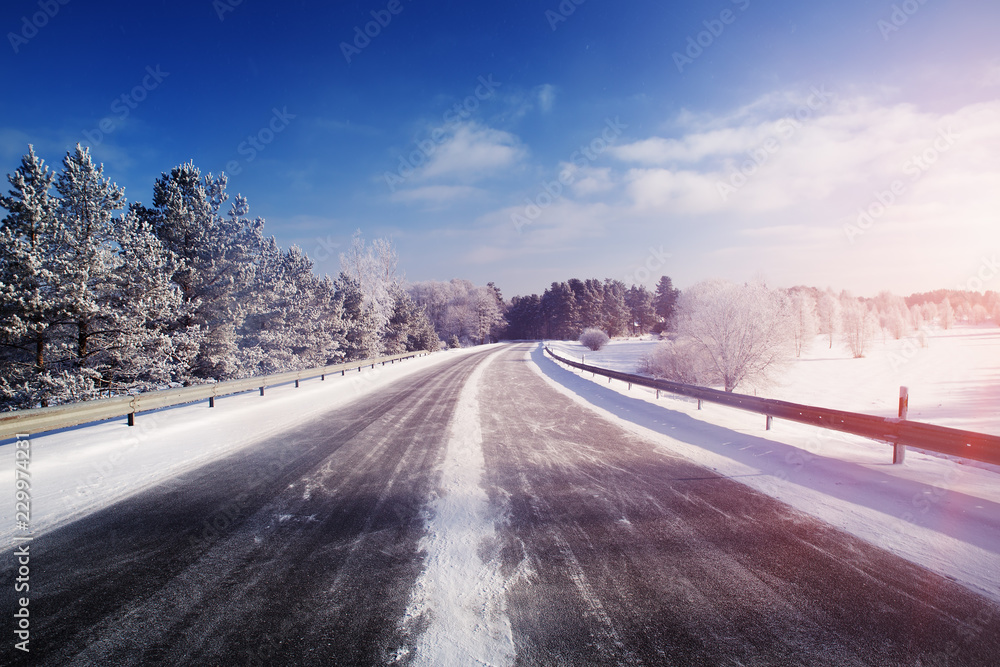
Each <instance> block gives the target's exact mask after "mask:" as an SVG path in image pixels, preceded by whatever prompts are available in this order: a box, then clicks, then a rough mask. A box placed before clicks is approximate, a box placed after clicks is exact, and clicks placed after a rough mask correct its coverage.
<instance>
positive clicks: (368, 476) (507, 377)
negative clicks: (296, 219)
mask: <svg viewBox="0 0 1000 667" xmlns="http://www.w3.org/2000/svg"><path fill="white" fill-rule="evenodd" d="M530 347H531V346H529V345H517V346H510V347H508V348H506V349H504V350H503V351H501V352H500V353H498V354H495V355H494V352H495V350H493V349H491V350H487V351H485V352H477V353H474V354H471V355H468V356H465V357H460V358H457V359H455V360H450V361H448V362H445V363H444V364H441V365H438V366H436V367H434V368H430V369H427V370H426V371H422V372H420V373H416V374H414V375H411V376H409V377H407V378H404V379H401V380H399V381H398V382H396V383H395V384H393V385H392V386H391V387H390V388H389V389H387V390H384V391H382V392H380V393H378V394H376V395H372V396H369V397H366V398H364V399H361V400H359V401H357V402H355V403H352V404H350V405H348V406H345V407H342V408H339V409H336V410H333V411H331V412H329V413H327V414H325V415H323V416H322V417H320V418H317V419H315V420H313V421H311V422H310V423H308V424H306V425H303V426H302V427H300V428H298V429H295V430H294V431H292V432H289V433H287V434H285V435H284V436H283V437H281V438H279V439H273V440H268V441H264V442H261V443H258V444H256V445H254V446H252V447H250V448H248V449H246V450H243V451H241V452H239V453H237V454H234V455H232V456H230V457H228V458H226V459H223V460H221V461H217V462H215V463H212V464H209V465H206V466H204V467H202V468H200V469H198V470H196V471H193V472H190V473H188V474H186V475H183V476H179V477H177V478H175V479H172V480H170V482H169V483H167V484H164V485H161V486H159V487H155V488H153V489H150V490H148V491H146V492H144V493H141V494H139V495H137V496H134V497H132V498H130V499H127V500H125V501H122V502H120V503H118V504H115V505H113V506H111V507H109V508H107V509H105V510H103V511H100V512H98V513H95V514H92V515H90V516H88V517H86V518H84V519H81V520H79V521H77V522H75V523H72V524H69V525H67V526H64V527H63V528H61V529H58V530H56V531H53V532H51V533H48V534H46V535H43V536H41V537H38V538H36V540H35V541H34V542H33V543H32V545H31V552H32V559H31V560H32V580H31V584H32V597H31V607H30V608H31V620H32V625H31V630H32V635H31V636H32V641H31V649H32V650H31V653H30V654H29V655H25V654H23V653H21V652H20V651H15V650H13V643H14V641H15V640H14V639H13V638H12V635H11V634H10V632H9V631H8V632H7V633H5V634H6V636H7V639H6V640H5V642H4V646H3V647H2V648H0V656H2V662H3V663H4V664H34V665H72V664H79V665H145V664H190V665H242V664H268V665H270V664H275V665H320V664H323V665H354V664H357V665H380V664H407V663H409V662H411V661H413V660H414V659H415V657H414V656H415V655H416V654H415V652H414V646H415V644H416V642H417V640H418V637H416V636H415V635H414V633H413V632H412V624H409V625H408V624H407V623H406V622H405V618H404V617H405V614H406V610H407V605H408V602H409V600H410V598H411V594H412V590H413V587H414V584H415V582H417V580H418V578H419V577H420V575H421V572H422V571H423V570H424V566H425V559H426V552H425V551H424V550H423V546H422V544H421V538H422V537H424V536H425V526H426V520H427V512H428V506H429V503H430V500H431V499H432V498H433V497H434V496H435V491H436V489H437V488H438V483H439V481H440V479H441V469H442V462H443V460H444V458H445V455H446V451H447V447H448V438H449V425H450V422H451V419H452V417H453V415H454V413H455V411H456V405H457V404H458V399H459V395H460V393H461V391H462V389H463V386H464V385H465V383H466V381H467V380H468V378H469V376H470V374H471V373H472V372H473V370H474V369H475V368H476V366H477V365H479V364H482V363H487V364H488V365H487V366H486V367H485V369H484V374H483V376H482V384H481V385H480V390H479V410H478V412H479V421H480V426H481V429H482V453H483V460H484V463H485V468H484V470H485V472H484V475H483V480H482V481H483V486H484V488H485V490H486V493H487V494H488V496H489V498H490V503H491V506H492V507H493V509H494V511H495V516H496V517H497V525H496V528H497V533H498V535H499V546H498V548H497V549H495V551H496V553H497V554H498V556H497V557H496V558H495V559H494V561H493V562H495V564H496V567H497V568H499V569H500V571H501V573H502V575H503V578H504V579H505V580H506V582H507V584H506V589H505V591H506V614H507V617H508V619H509V626H510V630H511V637H512V640H513V644H514V647H515V648H516V659H515V660H516V664H519V665H604V664H607V665H612V664H626V665H633V664H634V665H640V664H641V665H733V666H736V665H923V666H930V665H996V664H1000V605H997V604H996V603H993V602H991V601H988V600H986V599H984V598H982V597H979V596H977V595H975V594H974V593H972V592H970V591H968V590H967V589H965V588H963V587H961V586H959V585H958V584H956V583H954V582H952V581H950V580H947V579H945V578H943V577H940V576H937V575H935V574H932V573H930V572H928V571H926V570H924V569H922V568H919V567H917V566H915V565H912V564H910V563H908V562H906V561H903V560H901V559H899V558H897V557H895V556H892V555H891V554H888V553H887V552H885V551H882V550H880V549H878V548H876V547H873V546H871V545H869V544H867V543H865V542H862V541H861V540H858V539H856V538H853V537H851V536H849V535H846V534H845V533H842V532H840V531H837V530H835V529H833V528H832V527H830V526H828V525H826V524H823V523H821V522H818V521H816V520H815V519H812V518H810V517H808V516H806V515H803V514H801V513H799V512H796V511H794V510H792V509H790V508H789V507H787V506H785V505H783V504H781V503H779V502H777V501H775V500H773V499H771V498H769V497H767V496H764V495H761V494H759V493H757V492H754V491H752V490H750V489H749V488H748V487H745V486H743V485H741V484H739V483H737V482H735V481H733V480H730V479H727V478H724V477H721V476H719V475H718V474H716V473H714V472H712V471H710V470H706V469H704V468H701V467H698V466H696V465H694V464H692V463H689V462H687V461H686V460H684V459H681V458H678V457H675V456H672V455H670V454H669V453H668V452H665V451H664V450H663V449H662V448H658V447H657V446H655V445H653V444H651V443H647V442H643V441H642V440H641V439H638V438H636V437H635V436H634V435H630V434H627V433H626V432H625V431H623V430H622V429H621V428H619V427H618V426H616V425H613V424H611V423H608V422H605V421H602V420H601V419H599V418H597V417H596V416H595V415H594V413H592V412H591V411H589V410H587V409H586V408H584V407H581V406H579V405H578V404H576V403H575V402H573V401H572V400H570V399H569V398H566V397H565V396H563V395H562V394H561V393H559V392H557V391H555V390H554V389H552V388H551V387H550V386H549V385H548V384H547V383H546V382H545V381H544V380H543V379H542V378H541V377H539V375H538V373H537V372H535V371H534V370H532V368H531V363H532V362H531V361H530V360H529V359H528V358H526V354H525V353H526V351H527V350H528V349H530ZM488 357H491V358H490V359H489V360H487V358H488ZM458 528H460V527H457V528H456V529H458ZM12 563H13V559H12V557H11V554H10V549H9V548H7V549H5V550H4V552H3V554H2V561H0V568H2V569H0V571H2V580H3V581H4V582H13V580H14V577H15V574H14V570H13V567H12ZM477 583H478V582H471V581H470V582H468V585H469V587H470V588H471V587H474V586H476V585H477ZM12 589H13V585H12V583H7V584H4V588H3V593H2V599H3V604H4V607H3V608H4V609H7V610H9V609H13V608H14V601H13V598H14V593H13V590H12ZM431 613H433V609H432V611H431ZM7 618H8V621H7V623H8V627H11V621H10V616H9V615H7ZM418 657H419V656H418ZM457 664H468V663H463V662H461V661H458V662H457Z"/></svg>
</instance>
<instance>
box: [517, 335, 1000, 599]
mask: <svg viewBox="0 0 1000 667" xmlns="http://www.w3.org/2000/svg"><path fill="white" fill-rule="evenodd" d="M941 333H942V335H941V336H940V337H937V338H934V339H932V340H931V341H930V344H929V347H928V348H921V350H922V352H918V353H917V356H915V357H914V359H913V363H917V362H918V361H919V363H920V364H922V366H921V368H923V369H924V373H926V374H925V375H919V374H915V375H911V376H910V377H908V378H906V381H909V382H911V392H912V391H913V388H914V387H921V389H918V390H917V393H918V395H923V396H925V397H929V399H930V403H934V402H935V401H936V404H935V406H934V407H935V408H937V409H938V410H939V413H938V415H937V416H938V418H935V419H933V420H931V419H927V421H933V422H934V423H942V424H945V425H949V426H956V427H962V428H970V427H972V426H978V427H979V428H980V429H982V430H987V431H988V432H994V433H996V432H1000V429H998V428H997V426H1000V420H996V419H995V417H994V416H993V415H992V412H991V410H992V409H993V408H992V406H989V409H980V408H983V407H984V405H985V403H982V404H980V403H977V404H976V405H977V407H976V408H975V409H973V408H969V409H963V408H962V406H961V405H956V404H955V402H954V401H955V400H958V399H960V398H961V397H964V396H969V395H980V396H989V395H991V392H994V391H996V387H995V386H993V384H992V383H991V378H994V377H995V375H996V373H998V372H1000V354H998V352H1000V330H997V329H992V330H990V331H986V332H984V331H977V330H971V329H967V330H965V331H964V332H963V331H962V330H958V332H957V333H954V332H952V333H949V332H941ZM894 343H898V341H895V342H894ZM651 345H652V343H651V342H649V341H644V342H637V341H621V342H613V343H612V344H610V345H609V346H608V347H606V348H605V349H604V350H601V351H600V352H599V353H596V354H595V353H592V352H591V351H589V350H586V349H585V348H582V346H580V345H579V344H577V343H571V342H557V343H555V344H554V345H553V347H554V348H555V349H557V350H561V351H562V352H564V353H567V354H568V355H569V356H570V357H575V358H580V357H582V356H585V357H586V361H587V363H592V364H594V365H597V366H604V367H608V368H614V369H616V370H621V371H626V372H635V364H636V363H637V361H638V359H639V358H640V356H641V355H642V354H643V353H645V352H646V351H648V350H650V349H651ZM966 346H971V347H970V349H965V348H966ZM935 350H936V352H934V353H933V354H932V353H931V351H935ZM896 351H897V350H896V348H895V346H887V347H883V348H876V350H875V351H873V353H872V354H871V355H870V356H869V358H868V359H862V360H859V361H860V362H863V363H862V364H861V365H860V366H852V368H859V367H860V368H862V370H863V372H861V373H860V375H855V374H854V373H853V372H850V371H844V370H843V366H842V365H841V364H840V363H839V362H840V361H841V360H830V361H829V365H830V366H831V367H838V366H839V367H840V368H841V370H840V371H839V372H837V373H834V372H833V371H824V372H823V373H824V375H825V379H826V381H825V383H824V384H823V390H822V391H821V390H818V389H815V387H813V382H814V381H815V378H814V377H813V376H811V375H810V373H809V369H810V368H815V367H816V366H817V364H814V365H812V366H810V363H809V362H806V363H803V364H802V366H801V367H800V368H805V370H798V369H796V368H795V367H793V368H792V369H791V370H790V372H789V373H787V374H786V375H785V383H784V386H783V387H779V388H778V390H777V391H778V395H777V396H776V397H778V398H782V399H784V400H796V393H795V392H796V389H795V388H796V387H802V393H803V395H804V398H798V399H797V402H802V403H812V404H815V405H821V406H824V407H836V408H841V409H848V410H850V409H854V410H858V411H864V412H869V413H874V414H891V413H890V412H889V404H890V401H891V399H892V396H890V397H889V398H887V399H885V403H886V404H885V405H881V406H880V405H878V404H877V400H878V399H877V395H876V392H881V393H885V392H884V391H883V388H884V387H885V386H888V385H891V384H892V383H894V382H896V381H897V379H898V377H899V373H915V371H911V370H909V368H914V369H916V368H917V366H913V367H907V366H905V365H904V366H899V367H895V368H894V365H893V363H892V361H891V356H890V355H891V354H893V353H894V352H896ZM819 352H820V351H816V350H814V352H813V354H819ZM531 358H532V359H533V360H534V362H535V364H534V367H536V368H537V369H538V371H539V372H540V373H541V374H542V376H543V377H545V378H546V379H547V380H548V381H549V382H550V383H551V384H552V385H553V386H554V387H555V388H557V389H558V390H560V391H562V392H563V393H566V394H568V395H570V396H572V397H574V399H575V400H577V401H578V402H580V403H582V404H584V405H587V406H589V407H590V408H591V409H593V410H595V411H596V412H597V413H598V414H599V415H601V416H602V417H605V418H608V419H612V420H613V421H616V422H618V423H620V424H622V425H623V426H625V427H626V428H629V429H630V430H632V432H634V433H636V434H637V435H640V436H641V437H646V438H652V439H654V441H656V442H658V443H659V444H660V445H661V446H663V447H665V448H667V449H669V450H671V451H673V452H675V453H678V454H681V455H683V456H686V457H687V458H689V459H691V460H693V461H695V462H697V463H700V464H702V465H704V466H706V467H708V468H711V469H713V470H716V471H717V472H719V473H720V474H723V475H726V476H729V477H732V478H733V479H736V480H737V481H740V482H742V483H744V484H746V485H748V486H750V487H752V488H755V489H757V490H759V491H762V492H764V493H767V494H769V495H771V496H773V497H775V498H778V499H779V500H782V501H783V502H786V503H788V504H789V505H791V506H793V507H795V508H796V509H799V510H801V511H803V512H807V513H809V514H811V515H813V516H816V517H818V518H820V519H822V520H824V521H826V522H827V523H830V524H832V525H834V526H836V527H838V528H841V529H843V530H845V531H847V532H849V533H851V534H853V535H855V536H858V537H860V538H862V539H865V540H867V541H868V542H870V543H873V544H875V545H878V546H880V547H882V548H885V549H887V550H889V551H891V552H893V553H895V554H897V555H899V556H901V557H903V558H906V559H907V560H910V561H911V562H914V563H917V564H920V565H923V566H925V567H927V568H929V569H931V570H933V571H935V572H938V573H940V574H943V575H945V576H948V577H951V578H953V579H955V580H957V581H959V582H961V583H963V584H964V585H966V586H967V587H969V588H971V589H973V590H975V591H978V592H980V593H982V594H985V595H988V596H990V597H992V598H994V599H996V600H1000V469H998V468H997V467H996V466H990V465H988V464H980V463H976V462H968V461H959V460H953V459H949V458H947V457H941V456H937V455H931V454H928V453H921V452H917V451H912V450H911V451H909V452H908V453H907V458H906V463H905V464H904V465H892V464H891V461H892V454H891V451H892V449H891V447H890V446H888V445H885V444H883V443H878V442H874V441H872V440H868V439H865V438H861V437H856V436H851V435H848V434H843V433H838V432H836V431H828V430H825V429H820V428H816V427H812V426H808V425H804V424H796V423H791V422H782V421H779V420H775V422H774V428H773V430H771V431H765V430H764V417H763V416H761V415H757V414H752V413H747V412H742V411H739V410H735V409H732V408H727V407H724V406H720V405H714V404H708V403H706V404H705V406H704V409H703V410H698V409H697V407H696V405H695V403H694V402H693V401H691V400H689V399H685V398H683V397H671V396H666V395H664V396H663V397H661V398H660V399H656V397H655V394H654V392H653V391H652V390H647V389H645V388H641V387H634V388H633V389H632V390H631V391H630V390H628V388H627V386H626V385H625V384H624V383H620V382H612V383H610V384H609V383H608V381H607V379H606V378H602V377H597V378H592V377H591V375H590V374H589V373H581V372H579V371H575V370H568V369H566V368H565V367H563V366H561V365H558V364H557V363H556V362H555V361H553V360H552V359H551V358H550V357H548V356H543V354H542V352H541V349H540V348H539V349H537V350H535V351H534V352H532V353H531ZM850 361H855V360H850ZM935 368H936V369H939V371H940V374H938V375H935V374H934V370H933V369H935ZM864 369H868V370H867V371H864ZM900 369H902V370H900ZM918 375H919V377H918ZM942 376H943V377H944V379H942ZM962 378H964V379H962ZM856 379H860V381H859V382H858V383H857V384H855V381H856ZM834 381H836V383H834ZM976 383H978V384H976ZM806 387H809V389H808V390H807V389H806ZM955 387H959V389H958V390H957V391H953V389H954V388H955ZM809 392H813V393H811V394H810V393H809ZM895 392H896V395H897V396H898V386H897V387H896V390H895ZM921 392H922V393H921ZM812 399H815V400H812ZM984 400H985V399H984ZM938 404H939V405H938ZM994 405H995V404H994ZM866 406H867V407H868V408H869V409H865V408H866ZM949 406H954V407H955V413H956V415H957V416H956V417H955V418H954V419H948V418H944V417H943V415H944V414H945V412H940V411H941V410H944V409H945V408H946V407H949ZM922 410H923V408H919V407H918V409H917V413H918V414H919V412H920V411H922ZM910 416H911V418H914V419H916V418H918V417H917V415H916V414H915V413H914V409H913V403H912V402H911V413H910ZM986 427H988V428H986Z"/></svg>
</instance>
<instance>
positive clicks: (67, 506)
mask: <svg viewBox="0 0 1000 667" xmlns="http://www.w3.org/2000/svg"><path fill="white" fill-rule="evenodd" d="M482 349H483V348H481V347H480V348H468V349H465V350H449V351H447V352H440V353H435V354H432V355H429V356H426V357H420V358H417V359H408V360H405V361H402V362H397V363H395V364H388V365H386V366H376V367H375V369H371V368H365V369H363V370H362V371H361V372H358V371H354V372H353V373H350V372H348V373H347V374H346V375H345V376H344V377H341V376H340V375H332V376H327V378H326V380H325V381H320V380H319V378H315V379H312V380H307V381H304V382H302V383H301V386H300V387H299V388H298V389H296V388H295V387H294V385H292V384H286V385H282V386H278V387H269V388H268V389H267V391H266V394H265V396H264V397H261V396H259V395H258V394H257V392H248V393H244V394H237V395H234V396H226V397H223V398H219V399H216V403H215V405H216V407H214V408H209V407H208V405H207V403H205V402H201V403H194V404H189V405H183V406H178V407H174V408H167V409H164V410H157V411H155V412H149V413H139V414H138V415H136V422H135V423H136V425H135V426H133V427H129V426H127V425H126V424H125V418H124V417H122V418H119V419H113V420H108V421H104V422H99V423H95V424H84V425H81V426H76V427H72V428H66V429H60V430H57V431H51V432H48V433H42V434H38V435H34V436H32V437H31V439H30V441H31V448H30V451H31V459H30V471H31V478H32V482H31V527H32V530H33V532H34V534H35V536H38V535H40V534H42V533H44V532H47V531H49V530H52V529H54V528H56V527H58V526H60V525H64V524H66V523H69V522H70V521H73V520H76V519H79V518H80V517H82V516H85V515H87V514H89V513H91V512H95V511H97V510H99V509H102V508H104V507H107V506H109V505H111V504H113V503H115V502H117V501H119V500H122V499H124V498H127V497H129V496H131V495H133V494H135V493H137V492H139V491H142V490H143V489H146V488H149V487H151V486H153V485H155V484H159V483H161V482H163V481H165V480H168V479H170V478H172V477H175V476H177V475H180V474H183V473H184V472H185V471H189V470H193V469H195V468H197V467H199V466H202V465H205V464H207V463H210V462H211V461H214V460H217V459H220V458H222V457H224V456H226V455H227V454H231V453H233V452H234V451H236V450H238V449H240V448H242V447H246V446H247V445H250V444H253V443H254V442H259V441H260V440H262V439H263V438H266V437H269V436H273V435H275V434H279V433H281V432H282V431H284V430H286V429H287V428H289V427H291V426H293V425H297V424H300V423H303V422H306V421H308V420H309V419H310V418H311V417H314V416H316V415H318V414H321V413H323V412H326V411H328V410H331V409H333V408H336V407H338V406H341V405H344V404H346V403H348V402H350V401H352V400H355V399H357V398H360V397H362V396H365V395H368V394H371V393H373V392H376V391H379V390H380V389H382V388H384V387H386V386H387V385H388V384H389V383H391V382H394V381H395V380H397V379H399V378H402V377H406V376H408V375H411V374H412V373H415V372H418V371H420V370H422V369H425V368H429V367H433V366H436V365H438V364H440V363H442V362H445V361H447V360H448V359H453V358H455V356H456V355H464V354H470V353H473V352H477V351H480V350H482ZM13 443H14V440H13V439H11V440H7V441H4V443H3V444H2V445H0V479H8V480H13V479H14V449H15V448H14V446H13ZM11 483H13V482H11ZM13 511H14V504H13V503H9V504H4V505H3V506H2V507H0V544H10V543H11V540H12V537H13V535H14V533H15V526H14V513H13Z"/></svg>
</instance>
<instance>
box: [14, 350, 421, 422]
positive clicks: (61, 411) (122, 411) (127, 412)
mask: <svg viewBox="0 0 1000 667" xmlns="http://www.w3.org/2000/svg"><path fill="white" fill-rule="evenodd" d="M424 354H429V353H427V352H404V353H403V354H394V355H390V356H387V357H378V358H377V359H366V360H362V361H352V362H350V363H344V364H334V365H332V366H322V367H320V368H308V369H305V370H300V371H288V372H285V373H275V374H273V375H260V376H257V377H251V378H243V379H240V380H227V381H226V382H213V383H211V384H199V385H194V386H191V387H177V388H173V389H163V390H160V391H151V392H146V393H142V394H132V395H127V396H115V397H112V398H100V399H95V400H93V401H82V402H80V403H67V404H65V405H54V406H52V407H48V408H31V409H28V410H14V411H11V412H3V413H0V440H4V439H6V438H11V437H14V436H16V435H17V434H19V433H21V434H28V435H30V434H35V433H42V432H44V431H51V430H53V429H57V428H66V427H67V426H78V425H80V424H86V423H89V422H96V421H101V420H104V419H113V418H115V417H123V416H128V424H129V426H132V425H133V424H134V423H135V415H136V413H139V412H149V411H150V410H159V409H160V408H168V407H171V406H174V405H183V404H185V403H193V402H195V401H203V400H205V399H208V402H209V406H210V407H214V406H215V399H216V398H219V397H221V396H230V395H232V394H240V393H243V392H245V391H253V390H254V389H259V390H260V395H261V396H263V395H264V389H266V388H267V387H276V386H278V385H282V384H288V383H290V382H294V383H295V386H296V387H298V386H299V381H300V380H309V379H311V378H317V377H318V378H321V379H326V376H327V375H334V374H335V373H340V374H341V375H344V374H346V373H347V371H353V370H354V369H357V370H358V371H360V370H361V369H362V368H364V367H365V366H371V367H372V368H375V365H376V364H382V365H383V366H384V365H385V364H388V363H395V362H396V361H401V360H403V359H410V358H412V357H419V356H423V355H424Z"/></svg>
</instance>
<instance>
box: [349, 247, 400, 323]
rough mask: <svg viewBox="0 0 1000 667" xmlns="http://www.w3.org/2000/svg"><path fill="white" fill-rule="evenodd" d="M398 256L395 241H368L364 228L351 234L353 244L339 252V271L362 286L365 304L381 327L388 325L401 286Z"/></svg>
mask: <svg viewBox="0 0 1000 667" xmlns="http://www.w3.org/2000/svg"><path fill="white" fill-rule="evenodd" d="M398 261H399V256H398V255H397V253H396V250H395V248H393V246H392V242H391V241H390V240H388V239H384V238H380V239H375V240H374V241H372V243H371V245H368V244H366V243H365V239H364V237H363V236H362V235H361V230H360V229H359V230H357V231H355V232H354V236H352V237H351V247H350V248H349V249H348V250H347V252H344V253H341V254H340V270H341V272H343V273H344V274H346V275H347V276H349V277H350V278H352V279H354V280H356V281H357V282H358V284H359V285H360V286H361V293H362V294H363V295H364V304H365V307H366V308H367V309H369V310H370V311H371V313H372V315H373V316H374V317H375V319H376V321H377V322H378V324H379V327H380V328H385V326H386V325H387V324H388V323H389V320H390V318H391V317H392V314H393V309H394V308H395V304H396V299H395V294H396V291H397V289H398V288H399V287H400V278H399V277H398V276H397V275H396V265H397V263H398Z"/></svg>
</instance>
